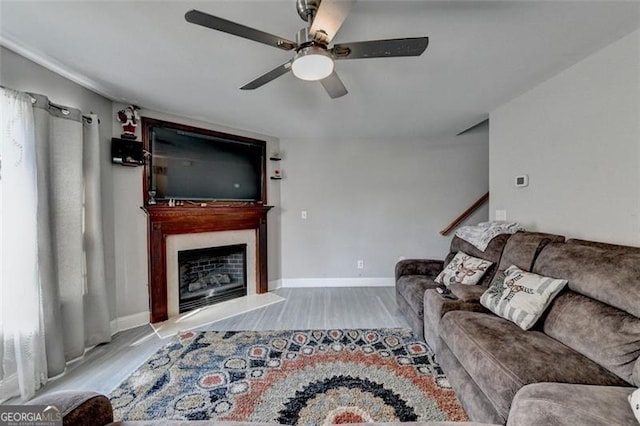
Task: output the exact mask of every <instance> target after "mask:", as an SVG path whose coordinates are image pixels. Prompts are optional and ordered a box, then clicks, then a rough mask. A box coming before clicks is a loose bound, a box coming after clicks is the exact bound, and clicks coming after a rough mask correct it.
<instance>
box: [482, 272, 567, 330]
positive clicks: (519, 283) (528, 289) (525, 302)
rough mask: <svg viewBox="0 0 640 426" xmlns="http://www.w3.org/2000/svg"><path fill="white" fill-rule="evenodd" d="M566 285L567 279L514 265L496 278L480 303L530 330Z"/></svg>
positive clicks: (522, 327)
mask: <svg viewBox="0 0 640 426" xmlns="http://www.w3.org/2000/svg"><path fill="white" fill-rule="evenodd" d="M566 284H567V280H559V279H555V278H549V277H543V276H542V275H537V274H533V273H531V272H525V271H523V270H521V269H520V268H518V267H517V266H515V265H511V266H510V267H508V268H507V269H506V270H505V271H504V272H503V273H500V274H498V275H496V277H495V278H494V279H493V282H492V283H491V285H490V286H489V288H488V289H487V291H485V292H484V294H483V295H482V297H481V298H480V303H481V304H482V305H483V306H484V307H485V308H487V309H489V310H490V311H491V312H493V313H494V314H496V315H498V316H501V317H502V318H505V319H508V320H510V321H513V322H514V323H516V324H517V325H518V326H519V327H520V328H521V329H523V330H528V329H530V328H531V327H533V325H534V324H535V323H536V321H538V319H539V318H540V317H541V316H542V314H543V312H544V311H545V309H547V306H549V304H550V303H551V301H552V300H553V298H554V297H556V295H557V294H558V293H560V290H562V288H563V287H564V286H565V285H566Z"/></svg>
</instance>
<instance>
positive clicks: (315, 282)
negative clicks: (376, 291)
mask: <svg viewBox="0 0 640 426" xmlns="http://www.w3.org/2000/svg"><path fill="white" fill-rule="evenodd" d="M279 281H281V282H282V287H288V288H291V287H297V288H308V287H393V286H394V285H395V279H394V278H393V277H381V278H360V277H359V278H284V279H282V280H279Z"/></svg>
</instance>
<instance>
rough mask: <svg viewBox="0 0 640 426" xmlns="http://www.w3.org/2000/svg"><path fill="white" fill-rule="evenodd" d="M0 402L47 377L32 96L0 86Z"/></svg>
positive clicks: (26, 391) (30, 390) (31, 390)
mask: <svg viewBox="0 0 640 426" xmlns="http://www.w3.org/2000/svg"><path fill="white" fill-rule="evenodd" d="M0 117H1V118H0V119H1V120H2V126H1V128H2V145H1V151H0V158H1V161H2V163H1V165H2V166H1V169H0V173H1V174H0V197H1V199H2V202H1V203H0V204H1V207H0V215H1V216H2V229H1V230H0V232H1V234H2V238H1V243H0V252H1V255H0V256H1V262H2V263H1V265H0V267H1V268H2V273H1V277H2V280H1V281H0V309H1V310H2V311H1V312H0V333H1V335H2V339H1V340H0V345H1V346H0V349H1V354H2V366H1V371H0V373H1V376H0V400H3V399H7V398H9V397H11V396H14V395H16V394H21V395H22V397H23V398H25V397H28V396H30V395H33V393H34V392H35V390H36V389H38V388H39V387H40V385H41V384H43V383H45V382H46V380H47V364H46V362H45V341H44V325H43V316H42V298H41V292H40V281H39V274H38V272H39V269H38V246H37V215H36V209H37V204H38V190H37V184H36V182H37V179H36V175H37V174H36V150H35V138H34V120H33V110H32V107H31V98H30V96H28V95H26V94H24V93H18V92H14V91H10V90H4V89H3V90H2V106H1V107H0Z"/></svg>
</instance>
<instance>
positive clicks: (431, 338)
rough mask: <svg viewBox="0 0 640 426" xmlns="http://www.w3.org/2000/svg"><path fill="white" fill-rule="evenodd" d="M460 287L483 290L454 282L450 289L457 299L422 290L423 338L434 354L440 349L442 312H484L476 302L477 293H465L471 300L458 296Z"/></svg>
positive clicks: (477, 298) (433, 291) (477, 299)
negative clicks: (475, 294)
mask: <svg viewBox="0 0 640 426" xmlns="http://www.w3.org/2000/svg"><path fill="white" fill-rule="evenodd" d="M460 288H464V289H469V290H474V289H476V290H479V291H480V294H482V292H483V291H484V289H483V288H482V287H478V286H469V285H464V284H454V285H452V286H451V287H450V289H451V293H453V294H454V295H456V296H457V297H458V299H457V300H451V299H447V298H445V297H444V296H442V295H441V294H439V293H438V292H437V291H435V290H433V289H430V290H427V291H425V292H424V340H425V341H426V342H427V344H428V345H429V347H430V348H431V349H432V350H433V351H434V352H435V353H436V354H439V352H438V351H439V350H440V335H439V333H440V319H441V318H442V316H443V315H444V314H446V313H447V312H449V311H474V312H486V309H485V308H484V306H482V305H481V304H480V303H478V301H479V300H480V296H479V295H477V296H474V295H472V294H466V295H465V296H467V297H468V298H469V299H471V300H465V298H464V297H461V296H458V294H462V292H460V291H458V289H460ZM474 299H475V300H474Z"/></svg>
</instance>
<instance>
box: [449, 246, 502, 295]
mask: <svg viewBox="0 0 640 426" xmlns="http://www.w3.org/2000/svg"><path fill="white" fill-rule="evenodd" d="M511 236H512V234H501V235H498V236H496V237H495V238H493V239H492V240H491V241H490V242H489V245H488V246H487V248H486V249H485V250H484V251H480V250H478V248H476V247H474V246H473V245H472V244H471V243H469V242H467V241H465V240H463V239H462V238H460V237H458V236H454V237H453V239H452V240H451V248H450V251H449V254H448V255H447V257H446V258H445V260H444V264H445V265H446V264H448V263H449V262H451V259H453V256H455V255H456V253H457V252H459V251H461V252H464V253H467V254H468V255H469V256H473V257H477V258H479V259H484V260H488V261H489V262H493V265H491V267H490V268H489V269H488V270H487V272H486V273H485V274H484V276H483V277H482V279H481V280H480V282H479V283H478V285H481V286H484V287H487V286H488V285H489V283H490V282H491V280H492V279H493V275H494V274H495V271H496V265H497V264H498V263H499V262H500V258H501V257H502V250H503V249H504V245H505V244H506V243H507V241H508V240H509V237H511Z"/></svg>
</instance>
